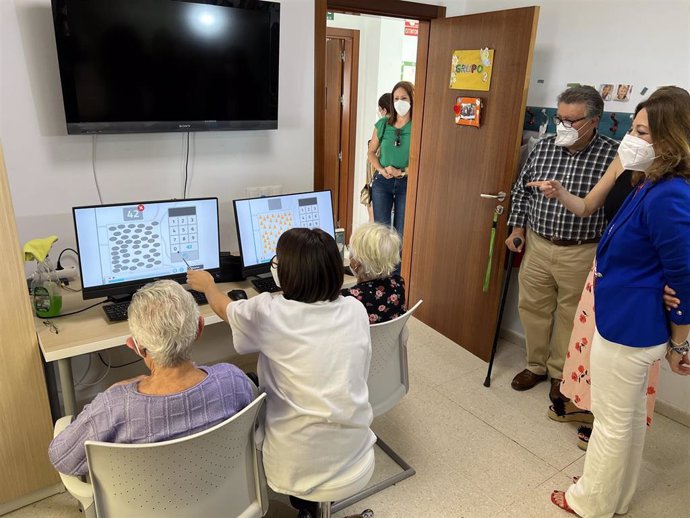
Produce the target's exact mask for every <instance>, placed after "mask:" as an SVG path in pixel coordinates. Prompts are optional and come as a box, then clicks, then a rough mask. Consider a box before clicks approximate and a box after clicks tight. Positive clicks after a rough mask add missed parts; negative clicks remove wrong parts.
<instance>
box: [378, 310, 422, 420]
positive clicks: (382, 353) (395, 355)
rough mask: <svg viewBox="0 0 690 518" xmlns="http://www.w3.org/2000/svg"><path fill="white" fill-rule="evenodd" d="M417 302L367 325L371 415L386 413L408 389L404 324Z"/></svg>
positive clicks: (405, 329) (405, 330)
mask: <svg viewBox="0 0 690 518" xmlns="http://www.w3.org/2000/svg"><path fill="white" fill-rule="evenodd" d="M421 303H422V301H421V300H420V301H419V302H417V304H415V305H414V306H413V307H412V308H410V309H409V310H408V311H407V312H406V313H405V314H404V315H400V316H399V317H397V318H394V319H393V320H389V321H388V322H383V323H381V324H372V325H371V326H369V329H370V331H371V365H370V367H369V379H368V380H367V385H368V387H369V402H370V403H371V408H372V410H373V411H374V417H376V416H379V415H381V414H385V413H386V412H388V411H389V410H390V409H391V408H393V407H394V406H395V405H396V404H397V402H398V401H400V400H401V399H402V398H403V396H404V395H405V394H407V391H408V390H409V389H410V382H409V378H408V373H407V328H406V327H405V324H407V319H409V318H410V317H411V316H412V314H413V313H414V312H415V311H416V310H417V308H418V307H419V306H420V304H421Z"/></svg>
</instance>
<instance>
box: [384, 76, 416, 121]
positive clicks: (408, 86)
mask: <svg viewBox="0 0 690 518" xmlns="http://www.w3.org/2000/svg"><path fill="white" fill-rule="evenodd" d="M398 88H402V89H403V90H405V92H407V96H408V97H409V98H410V120H412V109H413V108H414V85H413V84H412V83H410V82H409V81H399V82H397V83H395V86H394V87H393V90H391V111H390V114H389V115H388V124H390V125H391V126H394V125H395V123H396V122H397V121H398V112H396V111H395V91H396V90H397V89H398Z"/></svg>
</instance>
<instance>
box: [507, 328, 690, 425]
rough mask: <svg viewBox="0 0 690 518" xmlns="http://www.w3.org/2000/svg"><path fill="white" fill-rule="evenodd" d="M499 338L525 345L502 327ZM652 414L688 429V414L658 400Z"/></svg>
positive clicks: (511, 331)
mask: <svg viewBox="0 0 690 518" xmlns="http://www.w3.org/2000/svg"><path fill="white" fill-rule="evenodd" d="M500 337H501V338H503V339H504V340H505V341H506V342H510V343H512V344H516V345H521V346H523V347H524V345H525V335H524V334H522V333H518V332H517V331H514V330H513V329H507V328H505V327H502V328H501V333H500ZM654 412H655V413H657V414H659V415H663V416H664V417H667V418H669V419H670V420H671V421H675V422H676V423H679V424H682V425H683V426H687V427H688V428H690V412H685V411H684V410H681V409H680V408H678V407H675V406H673V405H670V404H668V403H665V402H664V401H660V400H659V399H657V400H656V404H655V405H654Z"/></svg>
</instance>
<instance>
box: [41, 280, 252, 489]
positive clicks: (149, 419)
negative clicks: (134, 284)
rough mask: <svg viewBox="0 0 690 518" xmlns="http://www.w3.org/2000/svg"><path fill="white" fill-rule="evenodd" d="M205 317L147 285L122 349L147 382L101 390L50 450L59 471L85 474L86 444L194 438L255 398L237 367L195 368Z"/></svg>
mask: <svg viewBox="0 0 690 518" xmlns="http://www.w3.org/2000/svg"><path fill="white" fill-rule="evenodd" d="M203 327H204V320H203V317H201V316H200V314H199V307H198V306H197V304H196V302H195V301H194V298H193V297H192V295H191V294H190V293H189V292H187V291H186V290H185V289H184V288H182V286H180V285H179V284H178V283H176V282H173V281H169V280H164V281H158V282H154V283H151V284H147V285H146V286H144V287H143V288H141V289H140V290H139V291H138V292H137V293H136V294H135V295H134V297H132V303H131V304H130V306H129V329H130V332H131V333H132V336H131V337H130V338H128V339H127V346H128V347H129V348H130V349H132V350H133V351H135V352H136V354H137V355H139V356H141V357H142V358H143V360H144V363H145V364H146V367H147V368H148V369H149V371H150V374H149V375H148V376H146V375H143V376H139V377H137V378H134V379H133V380H127V381H122V382H119V383H116V384H115V385H113V386H111V387H110V388H109V389H107V390H106V391H105V392H102V393H101V394H99V395H98V396H96V398H95V399H94V400H93V401H92V402H91V403H90V404H88V405H86V406H85V407H84V410H83V411H82V412H81V413H80V414H79V415H78V416H77V418H76V419H75V420H74V421H73V422H72V423H71V424H70V425H69V426H68V427H67V428H66V429H65V430H64V431H63V432H62V433H60V434H59V435H58V436H57V437H55V439H53V442H52V443H51V444H50V449H49V456H50V460H51V462H52V463H53V465H54V466H55V469H57V470H58V471H59V472H61V473H66V474H69V475H85V474H86V473H87V472H88V466H87V464H86V450H85V449H84V442H85V441H88V440H93V441H103V442H111V443H127V444H143V443H154V442H160V441H165V440H168V439H175V438H178V437H184V436H186V435H191V434H194V433H197V432H200V431H202V430H205V429H207V428H210V427H211V426H213V425H215V424H218V423H220V422H222V421H224V420H225V419H227V418H229V417H231V416H233V415H234V414H235V413H237V412H238V411H240V410H241V409H242V408H244V407H245V406H247V405H248V404H249V403H250V402H251V401H252V399H253V391H252V386H251V381H250V380H249V378H247V376H246V375H245V374H244V373H243V372H242V371H241V370H240V369H238V368H237V367H235V366H234V365H230V364H227V363H220V364H217V365H213V366H209V367H197V366H196V365H195V364H194V363H193V362H192V360H191V352H192V344H193V343H194V341H195V340H196V339H197V338H198V337H199V336H200V335H201V332H202V329H203Z"/></svg>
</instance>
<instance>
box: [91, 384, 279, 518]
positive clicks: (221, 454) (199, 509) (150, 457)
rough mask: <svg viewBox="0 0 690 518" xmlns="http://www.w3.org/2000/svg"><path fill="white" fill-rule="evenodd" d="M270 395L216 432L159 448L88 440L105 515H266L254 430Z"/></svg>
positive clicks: (98, 500) (104, 517)
mask: <svg viewBox="0 0 690 518" xmlns="http://www.w3.org/2000/svg"><path fill="white" fill-rule="evenodd" d="M265 399H266V394H261V395H259V396H258V397H257V398H256V399H255V400H254V401H253V402H252V403H251V404H249V405H248V406H247V407H246V408H244V409H242V410H241V411H240V412H238V413H237V414H235V415H234V416H232V417H231V418H229V419H227V420H225V421H223V422H222V423H219V424H217V425H215V426H213V427H211V428H209V429H208V430H204V431H202V432H199V433H196V434H194V435H189V436H187V437H182V438H179V439H174V440H170V441H164V442H159V443H153V444H112V443H103V442H95V441H86V443H85V446H86V457H87V460H88V463H89V473H90V475H91V483H92V485H93V493H94V499H95V501H96V515H97V516H98V517H99V518H111V517H116V518H120V517H123V516H132V517H135V516H136V517H137V518H159V517H166V518H167V517H171V516H174V517H176V518H178V517H179V518H187V517H189V518H192V517H194V518H196V517H199V516H237V517H241V518H254V517H260V516H263V515H264V514H265V512H266V510H267V509H268V504H267V502H264V501H263V495H264V494H265V493H262V489H261V485H262V483H263V481H262V480H261V478H260V477H259V470H258V465H257V455H256V450H255V448H254V429H255V422H256V417H257V415H258V412H259V409H260V408H261V406H262V405H263V403H264V401H265Z"/></svg>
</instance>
